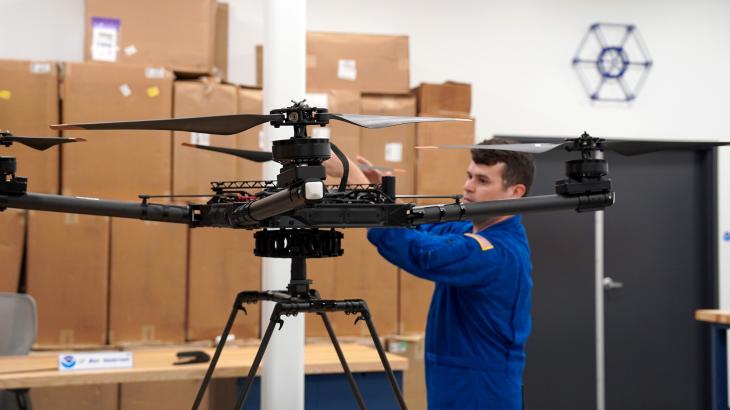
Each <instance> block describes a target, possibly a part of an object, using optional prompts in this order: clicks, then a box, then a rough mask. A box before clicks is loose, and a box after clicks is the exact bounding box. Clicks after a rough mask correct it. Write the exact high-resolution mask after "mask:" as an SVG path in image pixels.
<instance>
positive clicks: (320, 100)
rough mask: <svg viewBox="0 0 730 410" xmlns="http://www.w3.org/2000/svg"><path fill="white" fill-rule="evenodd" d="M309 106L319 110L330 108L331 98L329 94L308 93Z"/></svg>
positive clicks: (305, 96) (306, 95) (305, 95)
mask: <svg viewBox="0 0 730 410" xmlns="http://www.w3.org/2000/svg"><path fill="white" fill-rule="evenodd" d="M304 98H306V99H307V105H309V106H310V107H317V108H329V97H328V96H327V93H306V94H304Z"/></svg>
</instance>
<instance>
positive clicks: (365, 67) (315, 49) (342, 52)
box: [307, 32, 410, 93]
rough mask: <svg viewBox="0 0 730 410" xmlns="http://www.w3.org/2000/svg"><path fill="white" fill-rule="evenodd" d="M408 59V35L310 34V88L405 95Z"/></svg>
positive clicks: (408, 82)
mask: <svg viewBox="0 0 730 410" xmlns="http://www.w3.org/2000/svg"><path fill="white" fill-rule="evenodd" d="M408 57H409V56H408V37H407V36H389V35H373V34H345V33H316V32H311V33H307V87H310V88H312V89H319V90H330V89H334V90H354V91H360V92H370V93H405V92H408V90H409V87H410V78H409V67H408Z"/></svg>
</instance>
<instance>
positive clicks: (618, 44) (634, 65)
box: [573, 23, 652, 102]
mask: <svg viewBox="0 0 730 410" xmlns="http://www.w3.org/2000/svg"><path fill="white" fill-rule="evenodd" d="M651 66H652V60H651V57H650V56H649V51H648V50H647V48H646V46H645V45H644V41H643V40H642V38H641V36H640V35H639V30H638V29H637V28H636V26H635V25H633V24H616V23H595V24H592V25H591V26H590V27H589V28H588V32H587V33H586V34H585V36H583V40H582V41H581V42H580V45H579V46H578V51H577V52H576V54H575V57H574V58H573V68H574V69H575V71H576V72H577V74H578V78H579V79H580V81H581V83H582V84H583V88H585V90H586V93H588V96H589V97H590V99H591V100H594V101H626V102H628V101H632V100H634V99H635V98H636V96H637V94H638V93H639V90H640V89H641V86H642V85H643V84H644V81H645V80H646V77H647V76H648V75H649V70H650V69H651Z"/></svg>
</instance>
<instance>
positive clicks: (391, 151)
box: [385, 142, 403, 162]
mask: <svg viewBox="0 0 730 410" xmlns="http://www.w3.org/2000/svg"><path fill="white" fill-rule="evenodd" d="M385 160H386V161H388V162H401V161H403V144H401V143H400V142H389V143H387V144H385Z"/></svg>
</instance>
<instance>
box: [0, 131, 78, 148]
mask: <svg viewBox="0 0 730 410" xmlns="http://www.w3.org/2000/svg"><path fill="white" fill-rule="evenodd" d="M80 141H86V140H85V139H83V138H60V137H20V136H17V135H12V134H9V133H0V145H5V146H10V144H12V143H14V142H17V143H19V144H23V145H26V146H28V147H31V148H33V149H37V150H39V151H45V150H47V149H48V148H51V147H53V146H55V145H60V144H67V143H69V142H80Z"/></svg>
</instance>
